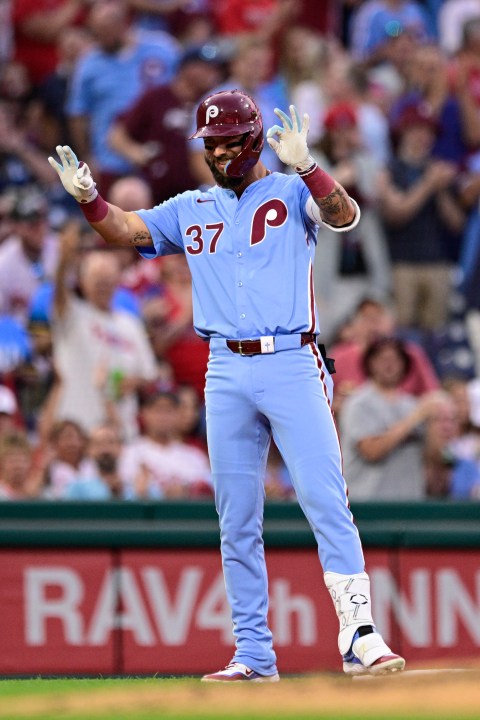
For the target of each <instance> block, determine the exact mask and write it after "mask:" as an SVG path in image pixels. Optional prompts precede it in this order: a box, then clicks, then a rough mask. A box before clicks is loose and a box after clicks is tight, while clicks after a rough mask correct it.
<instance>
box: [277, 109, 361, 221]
mask: <svg viewBox="0 0 480 720" xmlns="http://www.w3.org/2000/svg"><path fill="white" fill-rule="evenodd" d="M289 109H290V117H288V115H286V114H285V113H284V112H283V111H282V110H279V109H278V108H275V110H274V112H275V114H276V115H277V116H278V117H279V118H280V120H281V121H282V127H280V125H274V126H273V127H271V128H270V129H269V130H268V132H267V142H268V144H269V145H270V147H271V148H272V149H273V150H274V151H275V152H276V153H277V155H278V157H279V158H280V160H281V161H282V162H283V163H285V165H289V166H290V167H291V168H292V169H293V170H295V172H296V173H298V174H299V175H300V177H301V178H302V180H303V181H304V183H305V185H306V186H307V187H308V189H309V190H310V193H311V195H312V198H313V201H314V203H315V204H316V205H317V206H318V208H319V209H320V215H321V220H322V221H323V222H326V223H328V224H329V225H332V226H334V227H338V228H342V227H345V226H346V227H348V226H350V225H352V226H353V223H354V220H355V218H356V213H357V209H356V207H355V205H354V204H353V202H352V200H351V198H350V197H349V196H348V193H347V191H346V190H345V188H344V187H343V186H342V185H340V183H338V182H336V181H335V180H334V179H333V178H332V177H330V175H328V173H326V172H325V171H324V170H322V169H321V168H319V167H318V165H317V163H316V162H315V160H314V159H313V157H312V156H311V155H310V152H309V149H308V145H307V135H308V127H309V124H310V118H309V116H308V115H307V114H306V113H305V114H304V116H303V119H300V116H299V114H298V112H297V110H296V108H295V106H294V105H290V108H289ZM275 136H276V137H275ZM277 138H278V139H277ZM314 219H317V218H314Z"/></svg>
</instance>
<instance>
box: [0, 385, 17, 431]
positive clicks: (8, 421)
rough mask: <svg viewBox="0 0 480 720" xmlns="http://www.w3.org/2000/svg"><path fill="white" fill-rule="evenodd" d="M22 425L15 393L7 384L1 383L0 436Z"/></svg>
mask: <svg viewBox="0 0 480 720" xmlns="http://www.w3.org/2000/svg"><path fill="white" fill-rule="evenodd" d="M21 425H22V418H21V416H20V415H19V408H18V402H17V398H16V396H15V393H14V392H13V391H12V390H11V389H10V388H9V387H7V386H6V385H0V438H2V437H3V436H4V435H9V434H10V433H12V432H13V431H14V430H17V429H18V428H19V427H21Z"/></svg>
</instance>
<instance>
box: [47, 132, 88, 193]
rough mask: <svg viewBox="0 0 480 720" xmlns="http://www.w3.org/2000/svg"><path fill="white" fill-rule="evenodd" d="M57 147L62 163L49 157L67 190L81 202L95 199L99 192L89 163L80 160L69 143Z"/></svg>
mask: <svg viewBox="0 0 480 720" xmlns="http://www.w3.org/2000/svg"><path fill="white" fill-rule="evenodd" d="M55 149H56V151H57V153H58V157H59V158H60V161H61V163H59V162H57V161H56V160H55V159H54V158H53V157H49V158H48V162H49V163H50V165H51V166H52V168H53V169H54V170H55V172H56V173H57V174H58V177H59V178H60V180H61V181H62V185H63V187H64V188H65V190H66V191H67V192H68V193H70V195H73V197H74V198H75V200H77V202H79V203H88V202H91V201H92V200H94V199H95V198H96V197H97V194H98V193H97V190H96V187H95V183H94V181H93V178H92V174H91V172H90V168H89V167H88V165H86V164H85V163H84V162H78V159H77V156H76V155H75V153H74V152H73V150H72V149H71V148H70V147H68V145H57V147H56V148H55Z"/></svg>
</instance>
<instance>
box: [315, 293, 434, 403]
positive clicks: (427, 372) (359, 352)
mask: <svg viewBox="0 0 480 720" xmlns="http://www.w3.org/2000/svg"><path fill="white" fill-rule="evenodd" d="M348 328H349V332H348V337H347V338H344V339H343V340H341V341H340V342H339V343H338V344H335V345H333V346H332V347H331V348H330V350H329V355H332V356H333V357H334V358H335V368H336V374H335V375H334V384H335V392H334V394H333V398H334V407H335V412H336V414H338V415H340V413H341V407H342V404H343V401H344V400H345V398H346V397H348V395H350V393H351V392H352V391H353V390H355V389H356V388H358V387H359V386H361V385H362V384H363V383H364V382H365V381H366V379H367V375H366V374H365V367H364V363H363V353H364V352H365V349H366V348H367V347H368V345H369V344H370V343H372V342H373V341H374V340H377V339H379V338H382V337H391V336H393V335H398V331H397V328H396V321H395V315H394V313H393V312H392V310H391V308H390V307H389V305H388V304H386V303H383V302H380V301H378V300H376V299H375V298H371V297H366V298H364V299H362V300H361V301H360V302H359V304H358V306H357V308H356V309H355V312H354V314H353V317H352V318H351V319H350V321H349V323H348ZM404 347H405V350H406V352H407V354H408V357H409V363H408V369H407V372H406V375H405V377H404V379H403V380H402V382H401V389H402V390H403V391H404V392H406V393H408V394H411V395H415V396H417V397H421V396H422V395H424V394H425V393H428V392H430V391H432V390H437V389H438V388H439V387H440V381H439V378H438V377H437V375H436V373H435V370H434V367H433V365H432V363H431V361H430V360H429V358H428V355H427V354H426V353H425V351H424V350H423V348H422V347H421V345H419V344H418V343H416V342H414V341H413V340H406V341H405V344H404Z"/></svg>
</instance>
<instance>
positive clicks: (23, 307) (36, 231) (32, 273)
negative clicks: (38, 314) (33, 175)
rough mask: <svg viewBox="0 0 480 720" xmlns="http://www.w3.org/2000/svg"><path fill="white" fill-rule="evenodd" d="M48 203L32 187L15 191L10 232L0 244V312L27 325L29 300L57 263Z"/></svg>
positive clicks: (53, 270) (55, 241)
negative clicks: (11, 230)
mask: <svg viewBox="0 0 480 720" xmlns="http://www.w3.org/2000/svg"><path fill="white" fill-rule="evenodd" d="M47 210H48V208H47V203H46V200H45V197H44V196H43V195H42V193H41V192H40V191H39V190H38V189H37V188H35V187H26V188H24V189H21V190H18V191H17V195H16V198H15V202H14V206H13V209H12V212H11V218H12V220H13V232H12V234H11V236H10V237H7V238H6V239H5V240H4V241H3V243H2V244H1V246H0V312H1V313H4V314H7V315H9V316H10V317H12V318H14V319H16V320H18V322H20V323H21V325H22V326H23V327H26V326H27V322H28V310H29V305H30V301H31V299H32V297H33V295H34V293H35V290H36V289H37V288H38V286H39V285H40V283H41V282H42V281H43V280H45V279H47V278H52V277H53V275H54V273H55V268H56V264H57V251H58V248H57V245H58V239H57V236H56V234H54V233H52V231H51V229H50V226H49V222H48V215H47Z"/></svg>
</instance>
